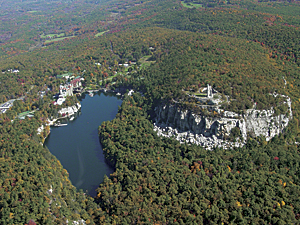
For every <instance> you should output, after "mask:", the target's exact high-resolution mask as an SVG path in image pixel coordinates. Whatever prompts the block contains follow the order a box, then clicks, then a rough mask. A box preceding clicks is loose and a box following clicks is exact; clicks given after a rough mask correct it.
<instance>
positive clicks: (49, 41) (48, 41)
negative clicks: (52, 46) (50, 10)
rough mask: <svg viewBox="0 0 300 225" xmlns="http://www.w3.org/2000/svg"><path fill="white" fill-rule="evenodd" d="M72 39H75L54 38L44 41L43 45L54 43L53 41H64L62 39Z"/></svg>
mask: <svg viewBox="0 0 300 225" xmlns="http://www.w3.org/2000/svg"><path fill="white" fill-rule="evenodd" d="M72 37H75V36H69V37H62V38H54V39H51V40H46V41H45V44H47V43H51V42H55V41H62V40H64V39H68V38H72Z"/></svg>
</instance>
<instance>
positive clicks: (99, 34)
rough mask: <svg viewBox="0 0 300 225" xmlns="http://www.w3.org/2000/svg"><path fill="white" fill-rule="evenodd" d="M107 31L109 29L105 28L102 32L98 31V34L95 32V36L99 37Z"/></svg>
mask: <svg viewBox="0 0 300 225" xmlns="http://www.w3.org/2000/svg"><path fill="white" fill-rule="evenodd" d="M108 31H109V30H106V31H102V32H100V33H98V34H95V37H99V36H101V35H103V34H105V33H106V32H108Z"/></svg>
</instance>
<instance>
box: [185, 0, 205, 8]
mask: <svg viewBox="0 0 300 225" xmlns="http://www.w3.org/2000/svg"><path fill="white" fill-rule="evenodd" d="M181 5H182V6H183V7H186V8H196V9H197V8H201V7H202V4H195V3H185V2H184V1H181Z"/></svg>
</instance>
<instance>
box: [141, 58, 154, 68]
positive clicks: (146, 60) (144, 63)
mask: <svg viewBox="0 0 300 225" xmlns="http://www.w3.org/2000/svg"><path fill="white" fill-rule="evenodd" d="M150 58H151V55H146V56H144V57H142V58H140V60H139V62H140V64H141V66H140V67H141V68H145V67H147V66H150V65H151V64H152V63H155V62H156V61H150V60H149V59H150Z"/></svg>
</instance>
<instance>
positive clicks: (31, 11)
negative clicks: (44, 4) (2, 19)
mask: <svg viewBox="0 0 300 225" xmlns="http://www.w3.org/2000/svg"><path fill="white" fill-rule="evenodd" d="M36 12H37V11H28V12H27V13H36Z"/></svg>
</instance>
